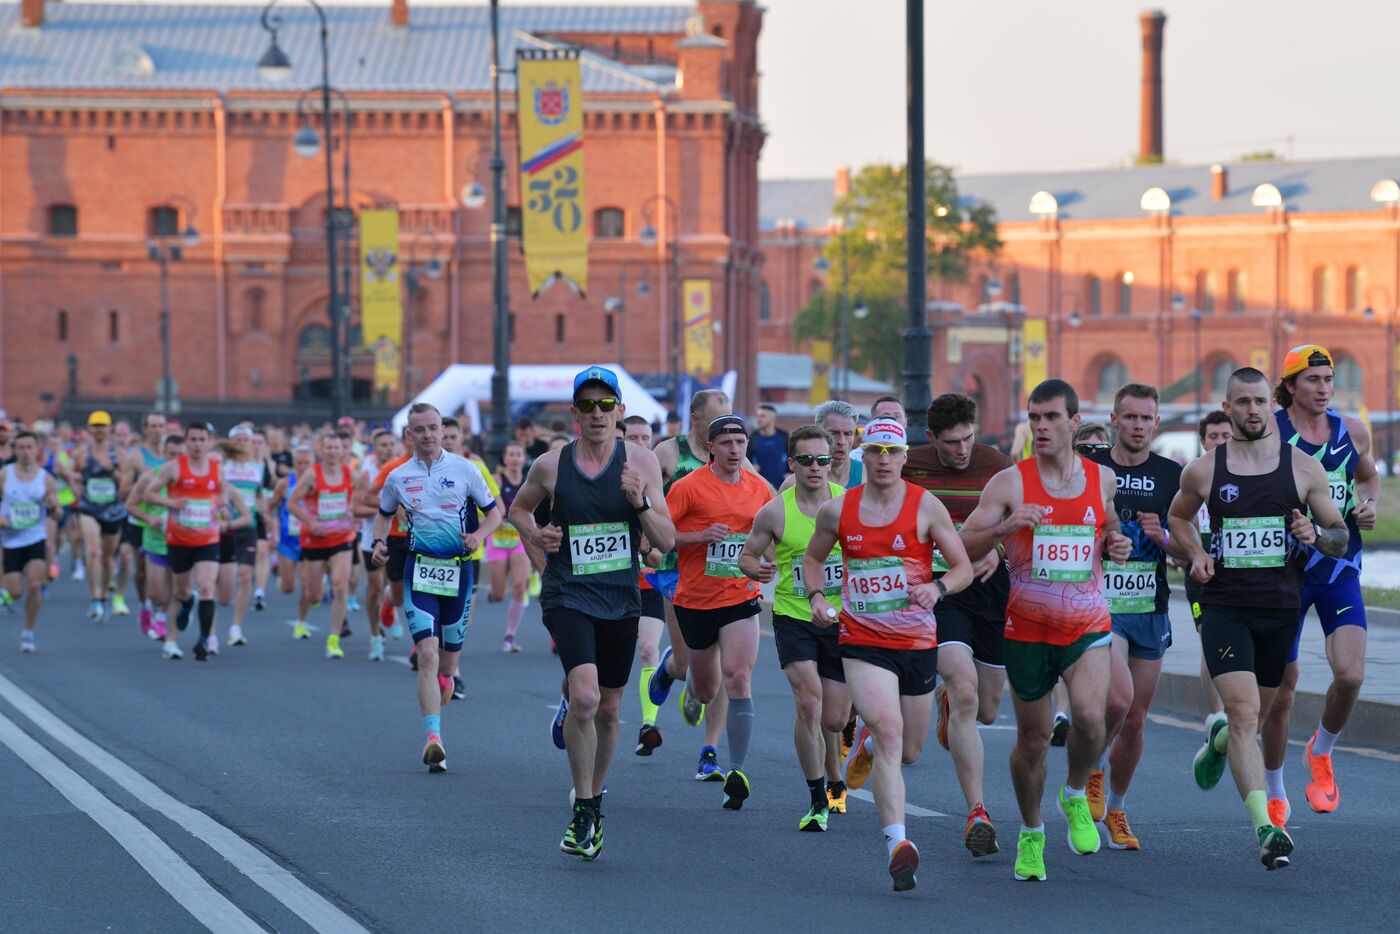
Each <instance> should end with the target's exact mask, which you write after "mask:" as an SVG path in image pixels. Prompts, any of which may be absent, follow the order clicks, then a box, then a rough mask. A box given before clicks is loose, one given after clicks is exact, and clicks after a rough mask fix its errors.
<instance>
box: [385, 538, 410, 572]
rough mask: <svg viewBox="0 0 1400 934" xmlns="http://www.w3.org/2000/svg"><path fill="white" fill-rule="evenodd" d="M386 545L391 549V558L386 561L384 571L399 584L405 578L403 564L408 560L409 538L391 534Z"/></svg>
mask: <svg viewBox="0 0 1400 934" xmlns="http://www.w3.org/2000/svg"><path fill="white" fill-rule="evenodd" d="M386 545H387V546H388V549H389V559H388V560H387V561H385V562H384V573H385V574H386V575H387V576H388V578H389V580H391V581H393V582H394V583H396V584H397V583H399V582H400V581H402V580H403V566H404V562H405V561H407V560H408V538H407V537H406V536H403V535H391V536H389V540H388V542H387V543H386Z"/></svg>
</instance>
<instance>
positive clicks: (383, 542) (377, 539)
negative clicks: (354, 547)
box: [369, 538, 389, 550]
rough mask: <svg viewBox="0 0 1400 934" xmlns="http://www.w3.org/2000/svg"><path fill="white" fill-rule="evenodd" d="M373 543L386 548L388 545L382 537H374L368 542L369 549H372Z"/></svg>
mask: <svg viewBox="0 0 1400 934" xmlns="http://www.w3.org/2000/svg"><path fill="white" fill-rule="evenodd" d="M375 545H383V546H384V547H385V548H388V547H389V543H388V542H386V541H385V540H384V539H382V538H376V539H375V540H374V541H372V542H370V543H369V547H370V550H373V549H374V546H375Z"/></svg>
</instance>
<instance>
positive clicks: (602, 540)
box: [540, 439, 641, 619]
mask: <svg viewBox="0 0 1400 934" xmlns="http://www.w3.org/2000/svg"><path fill="white" fill-rule="evenodd" d="M577 444H578V442H577V441H575V442H572V443H570V444H568V445H565V446H564V447H563V448H560V450H559V471H558V476H557V477H556V478H555V481H554V502H553V508H552V509H551V511H550V521H552V522H553V523H554V524H555V525H557V526H559V528H561V529H563V530H564V541H563V543H562V544H561V545H560V547H559V550H558V551H556V552H555V553H553V554H551V555H549V556H548V558H547V559H546V561H545V567H544V581H543V583H542V586H541V590H540V606H541V607H542V608H543V609H546V610H551V609H556V608H559V607H568V608H569V609H572V610H577V611H579V612H580V613H586V614H588V615H589V616H594V617H597V618H599V619H627V618H629V617H634V616H638V615H640V614H641V597H640V595H639V593H638V590H637V576H638V568H637V542H638V540H639V539H640V537H641V524H640V523H639V522H638V521H637V510H635V509H633V508H632V504H631V503H629V502H628V501H627V494H625V493H623V492H622V466H623V464H625V463H626V462H627V444H626V442H624V441H622V440H621V439H618V440H617V441H615V442H614V447H613V456H612V460H610V461H608V466H607V467H606V468H604V469H603V472H602V473H600V474H599V475H598V476H596V477H592V478H589V477H586V476H584V475H583V473H582V472H580V471H579V469H578V466H577V465H576V464H575V463H574V449H575V446H576V445H577Z"/></svg>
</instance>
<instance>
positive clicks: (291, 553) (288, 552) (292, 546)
mask: <svg viewBox="0 0 1400 934" xmlns="http://www.w3.org/2000/svg"><path fill="white" fill-rule="evenodd" d="M277 553H278V554H279V555H281V556H282V557H284V558H286V559H287V560H288V561H300V560H301V542H299V541H296V540H293V539H287V538H284V539H282V540H281V541H280V542H278V543H277Z"/></svg>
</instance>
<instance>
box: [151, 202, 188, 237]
mask: <svg viewBox="0 0 1400 934" xmlns="http://www.w3.org/2000/svg"><path fill="white" fill-rule="evenodd" d="M179 232H180V211H179V209H178V208H175V207H172V206H170V205H168V204H162V205H161V206H160V207H155V208H151V209H150V210H149V211H147V212H146V235H147V236H149V237H173V236H176V235H177V234H179Z"/></svg>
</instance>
